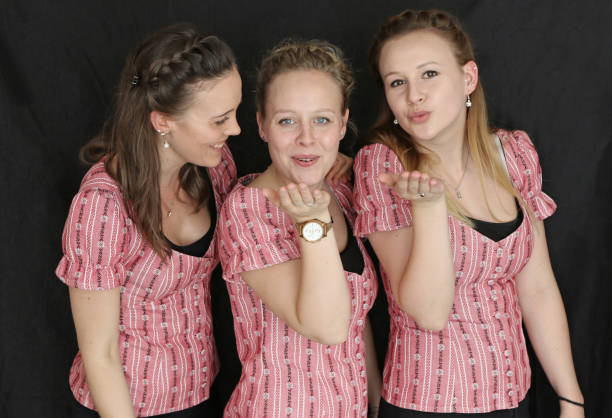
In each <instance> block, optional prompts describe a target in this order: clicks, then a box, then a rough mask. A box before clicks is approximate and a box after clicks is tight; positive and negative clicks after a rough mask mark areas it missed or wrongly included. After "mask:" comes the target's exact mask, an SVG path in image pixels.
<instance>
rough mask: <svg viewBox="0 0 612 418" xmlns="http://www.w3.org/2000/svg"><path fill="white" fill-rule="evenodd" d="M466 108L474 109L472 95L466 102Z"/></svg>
mask: <svg viewBox="0 0 612 418" xmlns="http://www.w3.org/2000/svg"><path fill="white" fill-rule="evenodd" d="M465 107H472V99H470V95H469V94H468V96H467V99H466V101H465Z"/></svg>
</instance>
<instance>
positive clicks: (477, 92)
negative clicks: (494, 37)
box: [368, 10, 533, 226]
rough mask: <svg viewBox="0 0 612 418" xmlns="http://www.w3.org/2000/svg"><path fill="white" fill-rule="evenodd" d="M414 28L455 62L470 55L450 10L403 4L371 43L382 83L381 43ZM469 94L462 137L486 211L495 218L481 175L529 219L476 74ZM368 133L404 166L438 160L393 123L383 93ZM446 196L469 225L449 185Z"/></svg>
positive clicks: (411, 167) (427, 169)
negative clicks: (446, 48)
mask: <svg viewBox="0 0 612 418" xmlns="http://www.w3.org/2000/svg"><path fill="white" fill-rule="evenodd" d="M416 31H429V32H431V33H434V34H436V35H438V36H440V37H441V38H442V39H444V40H445V41H446V42H448V44H449V45H450V46H451V49H452V50H453V53H454V55H455V58H456V60H457V63H458V65H460V66H462V65H464V64H466V63H467V62H468V61H473V60H474V51H473V49H472V45H471V43H470V40H469V38H468V36H467V34H466V33H465V32H464V31H463V29H462V28H461V26H460V24H459V22H458V21H457V20H456V19H455V17H454V16H452V15H451V14H449V13H447V12H444V11H440V10H404V11H403V12H401V13H400V14H398V15H395V16H392V17H391V18H389V19H388V20H387V21H386V22H385V23H384V24H383V25H382V26H381V27H380V30H379V31H378V33H377V34H376V36H375V37H374V42H373V44H372V47H371V48H370V66H371V68H372V71H373V72H374V74H375V76H376V78H377V80H378V82H379V84H380V85H381V86H382V83H383V82H382V77H381V75H380V72H379V61H380V54H381V51H382V49H383V47H384V45H385V43H387V42H388V41H390V40H392V39H396V38H398V37H400V36H404V35H407V34H409V33H412V32H416ZM470 97H471V101H472V106H471V107H470V108H469V109H468V111H467V116H466V123H465V133H464V141H466V142H467V146H468V149H469V152H470V155H471V157H472V160H473V161H474V165H475V167H476V170H477V172H478V179H479V181H480V186H481V190H482V193H483V195H484V197H485V203H486V205H487V209H488V210H489V213H490V214H491V216H493V218H494V219H496V220H499V219H498V218H497V217H496V216H495V214H494V213H493V211H492V210H491V206H490V205H489V200H488V198H487V194H486V192H485V183H484V181H485V178H486V177H489V178H491V179H493V180H494V181H495V182H497V183H498V184H499V185H500V186H501V187H502V188H504V189H505V190H506V191H508V192H509V193H510V194H512V196H514V197H515V198H516V199H517V200H518V201H519V202H521V203H522V206H523V207H524V208H526V210H527V213H528V216H529V217H530V218H531V219H533V214H532V212H531V209H530V208H529V205H526V204H525V202H524V200H523V198H522V197H521V196H520V194H519V193H518V192H517V191H516V189H515V188H514V187H513V186H512V183H511V181H510V179H509V177H508V175H507V172H506V168H505V166H504V162H503V161H502V160H501V156H500V155H499V152H498V149H497V145H496V144H495V142H494V141H491V134H492V133H493V129H491V128H490V126H489V119H488V116H487V107H486V101H485V96H484V90H483V88H482V84H481V82H480V79H479V80H478V82H477V84H476V88H475V89H474V91H473V92H472V94H471V95H470ZM368 139H369V141H370V142H379V143H382V144H384V145H387V146H388V147H389V148H391V149H392V150H393V151H394V152H395V153H396V155H397V156H398V158H399V160H400V161H401V163H402V165H403V166H404V169H405V170H419V171H424V172H429V173H430V174H431V171H430V167H431V165H432V163H434V162H437V161H433V159H432V156H431V154H428V153H423V152H421V150H420V146H417V145H416V144H415V142H414V140H413V139H412V137H411V136H410V135H409V134H408V133H407V132H406V131H404V130H403V129H402V128H401V127H400V126H399V125H395V124H393V113H392V112H391V109H390V108H389V104H388V103H387V101H386V99H385V98H384V97H383V98H382V100H381V103H380V110H379V114H378V117H377V119H376V121H375V123H374V125H373V126H372V128H371V130H370V133H369V135H368ZM445 198H446V203H447V207H448V211H449V214H451V215H453V216H454V217H456V218H457V219H459V220H461V221H462V222H464V223H466V224H468V225H471V226H473V222H472V221H471V220H470V219H469V218H468V217H467V215H466V213H465V212H464V210H463V209H462V207H461V205H460V204H459V202H457V201H456V200H455V199H454V198H453V197H452V195H451V194H450V192H449V191H448V190H445Z"/></svg>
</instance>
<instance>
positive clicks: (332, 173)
mask: <svg viewBox="0 0 612 418" xmlns="http://www.w3.org/2000/svg"><path fill="white" fill-rule="evenodd" d="M352 175H353V159H352V158H351V157H349V156H347V155H344V154H342V153H341V152H339V153H338V156H337V157H336V161H334V165H333V166H332V168H330V169H329V171H328V172H327V175H326V176H325V180H327V181H328V182H329V183H331V184H335V185H337V184H338V183H340V182H341V181H344V180H350V178H351V177H352Z"/></svg>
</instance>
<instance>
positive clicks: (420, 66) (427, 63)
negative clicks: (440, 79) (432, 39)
mask: <svg viewBox="0 0 612 418" xmlns="http://www.w3.org/2000/svg"><path fill="white" fill-rule="evenodd" d="M431 64H436V65H439V64H438V63H437V62H436V61H427V62H424V63H423V64H419V65H417V68H423V67H425V66H427V65H431Z"/></svg>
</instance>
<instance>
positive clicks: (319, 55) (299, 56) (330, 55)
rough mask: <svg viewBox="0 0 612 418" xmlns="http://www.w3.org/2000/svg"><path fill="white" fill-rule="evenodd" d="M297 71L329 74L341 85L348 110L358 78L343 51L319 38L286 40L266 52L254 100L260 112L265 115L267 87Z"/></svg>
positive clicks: (343, 108) (344, 103) (343, 103)
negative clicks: (280, 77)
mask: <svg viewBox="0 0 612 418" xmlns="http://www.w3.org/2000/svg"><path fill="white" fill-rule="evenodd" d="M296 70H317V71H322V72H324V73H326V74H329V75H330V76H331V77H332V78H333V79H334V81H335V82H336V84H338V87H339V88H340V93H341V95H342V110H346V109H348V107H349V100H350V96H351V92H352V91H353V87H354V86H355V80H354V78H353V71H352V70H351V67H350V65H349V64H348V62H347V61H346V60H345V58H344V54H343V53H342V50H341V49H340V48H338V47H337V46H335V45H333V44H331V43H329V42H327V41H321V40H318V39H312V40H309V41H299V40H293V39H286V40H284V41H282V42H281V43H279V44H278V45H277V46H275V47H274V48H272V49H271V50H270V51H269V52H268V53H267V54H266V56H265V57H264V58H263V60H262V62H261V65H260V67H259V71H258V72H257V86H256V90H255V103H256V105H257V111H258V112H259V113H260V114H261V115H262V116H264V114H265V105H266V97H267V93H268V87H269V86H270V84H271V83H272V81H273V80H274V78H276V77H277V76H279V75H280V74H283V73H287V72H289V71H296ZM351 128H352V126H351Z"/></svg>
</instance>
